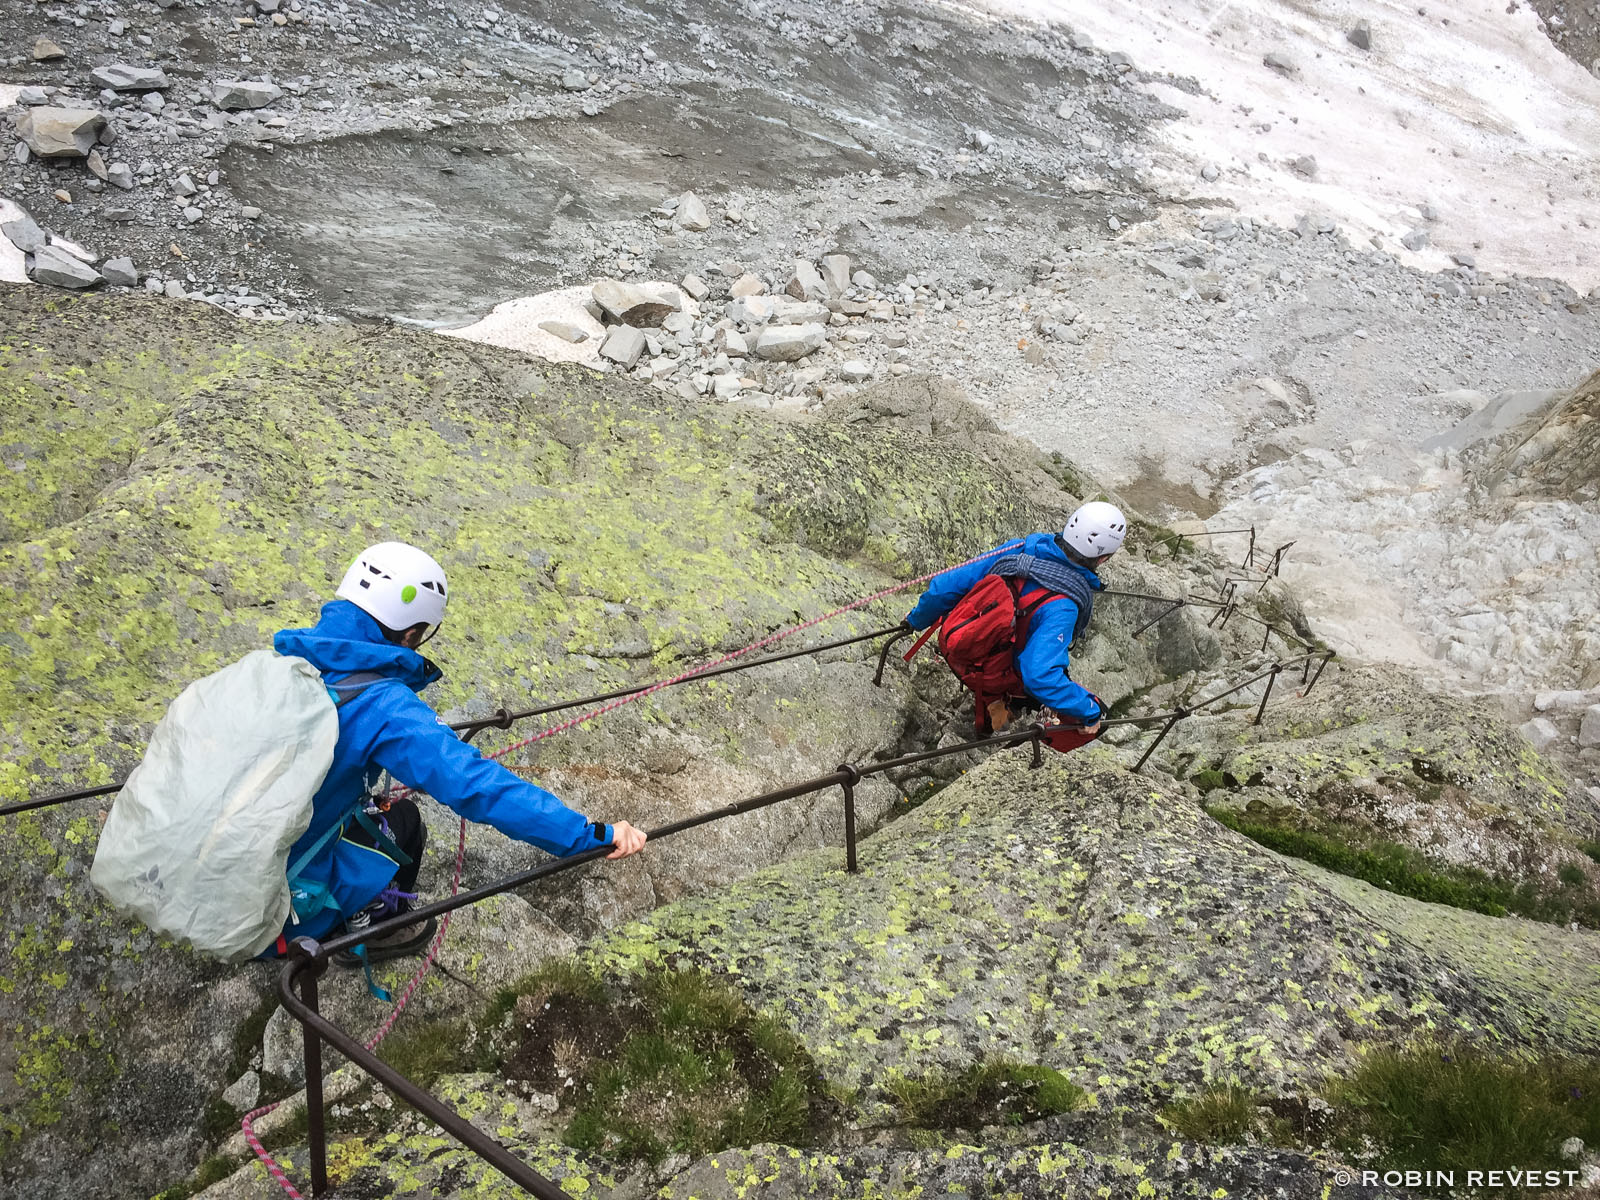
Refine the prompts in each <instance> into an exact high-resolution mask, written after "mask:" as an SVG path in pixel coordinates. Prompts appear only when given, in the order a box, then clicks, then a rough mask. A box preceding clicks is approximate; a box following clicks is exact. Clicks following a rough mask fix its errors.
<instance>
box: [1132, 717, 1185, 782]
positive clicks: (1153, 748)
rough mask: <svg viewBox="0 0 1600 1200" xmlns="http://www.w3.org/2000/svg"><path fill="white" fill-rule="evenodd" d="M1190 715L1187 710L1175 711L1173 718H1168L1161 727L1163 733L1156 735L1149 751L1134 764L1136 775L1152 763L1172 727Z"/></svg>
mask: <svg viewBox="0 0 1600 1200" xmlns="http://www.w3.org/2000/svg"><path fill="white" fill-rule="evenodd" d="M1188 715H1189V710H1188V709H1186V708H1179V709H1174V710H1173V713H1172V716H1171V717H1170V718H1168V720H1167V723H1166V724H1165V725H1163V726H1162V727H1161V732H1160V733H1158V734H1156V740H1155V741H1153V742H1151V743H1150V747H1149V749H1147V750H1146V751H1145V752H1144V753H1143V754H1141V755H1140V756H1139V761H1138V762H1136V763H1134V764H1133V769H1134V771H1135V772H1136V773H1137V772H1138V771H1139V770H1141V769H1142V768H1143V767H1144V764H1145V763H1147V762H1149V761H1150V756H1151V755H1152V754H1154V753H1155V752H1156V747H1157V746H1159V745H1161V743H1162V742H1163V741H1165V740H1166V736H1167V734H1169V733H1171V732H1172V727H1173V726H1174V725H1176V724H1177V723H1178V722H1179V721H1181V720H1183V719H1184V718H1185V717H1187V716H1188Z"/></svg>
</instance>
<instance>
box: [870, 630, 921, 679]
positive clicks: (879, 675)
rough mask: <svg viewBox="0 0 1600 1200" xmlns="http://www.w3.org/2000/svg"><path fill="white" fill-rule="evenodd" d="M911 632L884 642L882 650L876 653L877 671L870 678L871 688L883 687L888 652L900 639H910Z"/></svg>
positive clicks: (908, 631) (897, 635)
mask: <svg viewBox="0 0 1600 1200" xmlns="http://www.w3.org/2000/svg"><path fill="white" fill-rule="evenodd" d="M912 632H913V631H912V630H910V629H907V630H906V631H905V632H904V633H897V634H895V635H894V636H893V637H892V638H890V639H889V640H888V641H886V642H884V644H883V649H882V650H879V651H878V670H877V672H876V673H875V674H874V675H873V676H872V686H873V687H882V686H883V668H884V666H885V665H886V664H887V663H888V661H889V651H890V650H892V649H894V644H895V643H896V642H898V641H899V640H900V639H901V638H903V637H910V636H911V634H912Z"/></svg>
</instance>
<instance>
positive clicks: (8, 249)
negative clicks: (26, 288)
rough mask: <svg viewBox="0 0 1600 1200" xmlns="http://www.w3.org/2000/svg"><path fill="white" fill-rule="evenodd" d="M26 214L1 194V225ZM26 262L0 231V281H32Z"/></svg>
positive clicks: (0, 96) (1, 103) (0, 103)
mask: <svg viewBox="0 0 1600 1200" xmlns="http://www.w3.org/2000/svg"><path fill="white" fill-rule="evenodd" d="M3 92H4V88H0V93H3ZM3 106H4V95H3V94H0V107H3ZM26 215H27V214H26V213H24V212H23V211H22V209H20V208H18V207H17V206H16V205H15V204H13V203H12V202H11V201H10V200H7V199H6V198H5V197H4V196H0V225H4V224H5V223H6V222H7V221H16V220H19V219H20V218H22V217H24V216H26ZM26 262H27V255H25V254H23V252H22V251H21V250H18V249H17V248H16V247H15V246H13V245H12V244H11V239H10V238H8V237H6V236H5V234H3V233H0V283H28V282H30V280H29V279H28V272H27V270H26V269H25V265H26Z"/></svg>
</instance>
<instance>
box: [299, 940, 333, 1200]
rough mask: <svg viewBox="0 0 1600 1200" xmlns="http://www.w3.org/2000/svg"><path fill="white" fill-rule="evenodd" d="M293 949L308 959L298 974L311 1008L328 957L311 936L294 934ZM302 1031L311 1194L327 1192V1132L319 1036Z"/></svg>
mask: <svg viewBox="0 0 1600 1200" xmlns="http://www.w3.org/2000/svg"><path fill="white" fill-rule="evenodd" d="M294 953H295V955H296V956H297V957H301V958H305V959H306V960H308V966H307V969H306V970H305V971H304V973H302V974H301V976H300V1000H301V1003H303V1004H304V1005H305V1006H306V1007H307V1008H308V1009H310V1010H311V1011H312V1012H318V1011H319V1009H318V1008H317V980H318V978H320V977H321V975H322V974H323V972H325V971H326V970H327V969H328V960H327V959H325V958H318V957H317V943H316V942H314V941H312V940H311V939H310V938H296V939H295V942H294ZM301 1029H302V1030H303V1031H304V1033H305V1068H306V1141H307V1143H308V1145H309V1148H310V1151H311V1194H312V1195H313V1196H318V1197H320V1196H326V1195H327V1194H328V1134H327V1127H326V1125H325V1124H324V1120H323V1111H322V1039H321V1038H320V1037H319V1036H318V1035H317V1031H316V1030H315V1029H313V1028H312V1027H311V1025H310V1024H308V1023H302V1024H301Z"/></svg>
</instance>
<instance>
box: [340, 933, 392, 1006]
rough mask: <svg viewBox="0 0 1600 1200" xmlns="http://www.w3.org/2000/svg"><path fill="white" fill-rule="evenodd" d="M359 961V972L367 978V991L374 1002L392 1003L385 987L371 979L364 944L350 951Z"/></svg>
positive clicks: (369, 962)
mask: <svg viewBox="0 0 1600 1200" xmlns="http://www.w3.org/2000/svg"><path fill="white" fill-rule="evenodd" d="M350 953H352V954H354V955H355V956H356V957H357V958H359V959H360V960H361V970H362V973H363V974H364V975H366V977H367V991H368V992H369V993H370V994H371V996H372V998H373V999H374V1000H377V1001H378V1002H379V1003H380V1004H389V1003H391V1002H393V1000H394V995H393V993H391V992H390V991H389V989H388V988H386V987H380V986H379V984H378V981H377V980H376V979H374V978H373V977H372V960H371V959H369V958H368V957H367V944H366V943H365V942H363V943H361V945H359V946H357V947H356V948H355V949H353V950H352V951H350Z"/></svg>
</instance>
